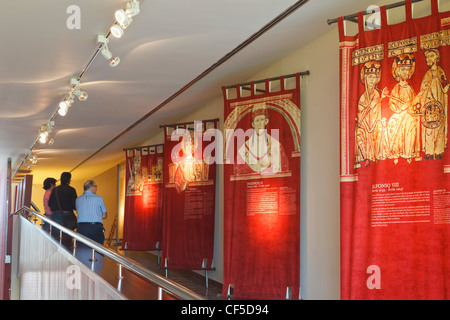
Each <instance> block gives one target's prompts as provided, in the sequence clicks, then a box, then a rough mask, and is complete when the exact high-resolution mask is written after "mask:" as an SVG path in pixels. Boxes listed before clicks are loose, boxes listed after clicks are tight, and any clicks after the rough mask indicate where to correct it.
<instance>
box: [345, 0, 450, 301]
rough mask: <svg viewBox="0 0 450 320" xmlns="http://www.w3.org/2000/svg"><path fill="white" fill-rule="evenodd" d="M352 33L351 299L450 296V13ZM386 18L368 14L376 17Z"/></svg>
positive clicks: (348, 153) (348, 115)
mask: <svg viewBox="0 0 450 320" xmlns="http://www.w3.org/2000/svg"><path fill="white" fill-rule="evenodd" d="M430 3H431V6H432V14H431V15H430V16H427V17H423V18H417V19H413V18H412V12H411V1H410V0H409V1H406V4H405V10H406V21H404V22H401V23H397V24H393V25H388V24H387V18H386V8H385V7H382V8H381V11H380V17H381V19H380V20H381V28H380V29H377V30H367V28H366V30H365V28H364V22H363V21H364V18H363V13H362V12H361V13H360V14H359V16H358V22H359V33H358V34H357V35H356V36H346V35H345V34H344V23H343V19H342V18H340V19H339V21H338V24H339V35H340V60H341V66H340V68H341V79H340V86H341V119H340V121H341V161H340V164H341V298H342V299H448V298H450V295H449V292H450V291H449V290H450V264H449V263H448V257H449V254H450V252H449V244H450V241H449V240H450V238H449V237H450V233H449V232H450V210H449V202H448V199H450V198H449V191H450V188H449V187H450V186H449V181H450V176H449V174H448V173H449V168H450V158H449V154H448V150H447V140H448V88H449V87H448V76H450V56H449V54H450V47H449V45H450V30H449V27H450V14H449V12H445V13H439V12H438V5H437V1H436V0H432V1H431V2H430ZM375 17H376V16H367V22H369V23H372V22H374V21H375V19H374V18H375Z"/></svg>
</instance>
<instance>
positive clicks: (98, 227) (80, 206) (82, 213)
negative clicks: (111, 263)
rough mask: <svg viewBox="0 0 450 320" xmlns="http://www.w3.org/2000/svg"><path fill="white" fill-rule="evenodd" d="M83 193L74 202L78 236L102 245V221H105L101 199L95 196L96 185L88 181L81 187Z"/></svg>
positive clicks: (103, 204)
mask: <svg viewBox="0 0 450 320" xmlns="http://www.w3.org/2000/svg"><path fill="white" fill-rule="evenodd" d="M83 188H84V193H83V195H81V196H80V197H78V198H77V200H76V206H77V215H78V228H77V232H78V233H79V234H82V235H84V236H85V237H88V238H89V239H92V240H94V241H96V242H98V243H100V244H102V245H103V242H104V241H105V234H104V229H103V222H102V219H106V216H107V213H106V206H105V202H104V201H103V198H102V197H100V196H99V195H97V194H96V193H97V184H96V183H95V182H94V181H93V180H88V181H86V182H85V183H84V185H83Z"/></svg>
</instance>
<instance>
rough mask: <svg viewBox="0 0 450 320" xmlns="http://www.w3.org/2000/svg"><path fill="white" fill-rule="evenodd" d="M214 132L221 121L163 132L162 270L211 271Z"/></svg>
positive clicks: (214, 167) (202, 122) (197, 122)
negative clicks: (212, 150)
mask: <svg viewBox="0 0 450 320" xmlns="http://www.w3.org/2000/svg"><path fill="white" fill-rule="evenodd" d="M216 128H217V120H210V121H208V120H207V121H196V122H194V123H193V124H192V123H189V124H188V123H185V124H182V125H181V126H177V125H175V126H174V127H170V126H164V186H165V190H164V214H163V242H162V251H161V266H162V267H163V268H168V269H189V270H201V269H206V270H210V269H211V268H212V265H213V255H214V220H215V203H216V202H215V197H216V163H215V160H214V159H213V158H212V156H213V157H214V152H210V151H211V147H213V149H215V143H216V139H217V138H212V137H213V136H214V137H216V130H215V129H216Z"/></svg>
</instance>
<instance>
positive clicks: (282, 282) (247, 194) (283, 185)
mask: <svg viewBox="0 0 450 320" xmlns="http://www.w3.org/2000/svg"><path fill="white" fill-rule="evenodd" d="M284 80H285V79H284V78H283V77H281V78H280V87H281V88H280V89H279V90H277V91H275V92H270V83H269V81H268V80H266V83H265V87H264V89H263V90H264V91H265V93H263V94H259V92H260V90H259V91H257V90H255V84H254V83H252V84H251V90H250V94H249V95H248V96H246V97H243V96H242V95H241V94H240V86H237V88H236V91H237V97H236V98H233V99H230V98H228V96H227V89H225V88H223V92H224V100H225V101H224V105H225V124H224V130H225V141H226V143H225V164H224V203H225V207H224V286H223V295H226V294H227V292H228V288H229V286H230V285H233V286H234V289H233V292H232V294H233V297H234V298H249V299H258V298H262V299H285V298H286V293H287V290H288V287H289V288H290V291H291V293H292V298H294V299H295V298H298V296H299V286H300V85H299V84H300V76H299V75H296V77H295V81H294V82H295V85H294V86H293V87H294V88H293V89H286V88H284V82H285V81H284ZM260 128H261V129H262V130H258V129H260ZM252 129H253V130H252ZM245 133H246V134H245Z"/></svg>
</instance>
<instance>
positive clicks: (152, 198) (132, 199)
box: [122, 145, 164, 251]
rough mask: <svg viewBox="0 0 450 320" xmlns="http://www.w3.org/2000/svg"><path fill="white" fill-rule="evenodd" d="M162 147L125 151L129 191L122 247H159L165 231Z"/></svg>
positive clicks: (132, 248) (139, 249)
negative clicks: (163, 223) (163, 225)
mask: <svg viewBox="0 0 450 320" xmlns="http://www.w3.org/2000/svg"><path fill="white" fill-rule="evenodd" d="M163 156H164V155H163V146H162V145H158V146H148V147H139V148H134V149H129V150H126V180H125V181H126V182H125V183H126V186H125V187H126V192H125V215H124V226H123V241H122V247H123V248H125V247H126V248H127V249H128V250H136V251H148V250H155V249H159V247H160V242H161V232H162V201H163Z"/></svg>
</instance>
